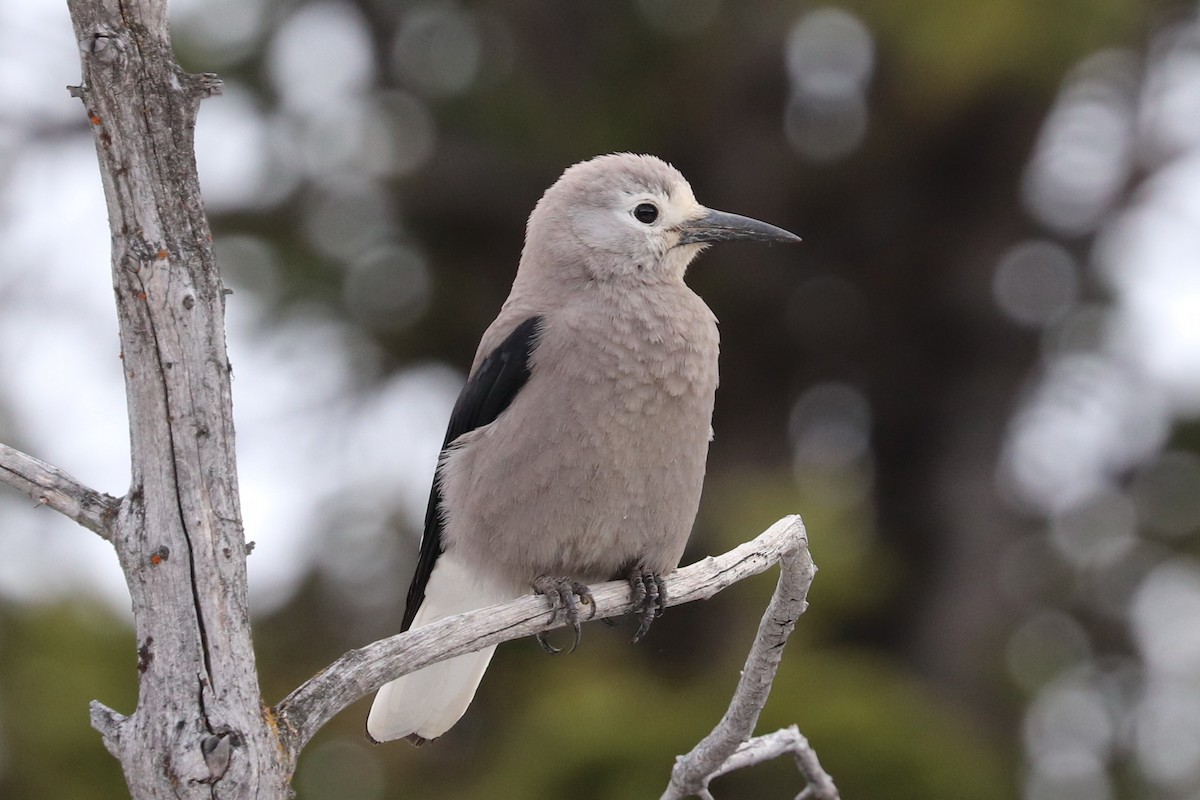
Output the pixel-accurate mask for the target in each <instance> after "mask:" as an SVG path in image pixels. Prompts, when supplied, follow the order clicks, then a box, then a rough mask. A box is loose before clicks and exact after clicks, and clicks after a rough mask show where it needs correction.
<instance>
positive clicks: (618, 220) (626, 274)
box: [367, 153, 800, 744]
mask: <svg viewBox="0 0 1200 800" xmlns="http://www.w3.org/2000/svg"><path fill="white" fill-rule="evenodd" d="M737 240H759V241H765V242H797V241H799V240H800V239H799V237H798V236H796V235H795V234H793V233H790V232H788V231H786V230H784V229H782V228H778V227H776V226H774V225H770V224H767V223H765V222H761V221H759V220H755V219H751V218H749V217H744V216H740V215H737V214H730V213H726V212H722V211H715V210H712V209H709V208H707V207H705V206H702V205H700V203H699V202H697V200H696V198H695V195H694V194H693V192H692V188H691V186H690V185H689V184H688V182H687V180H686V179H685V178H684V177H683V175H682V174H681V173H680V172H679V171H678V170H677V169H675V168H674V167H672V166H671V165H669V164H668V163H666V162H665V161H663V160H661V159H659V158H657V157H655V156H649V155H638V154H632V153H613V154H608V155H602V156H597V157H595V158H592V159H589V160H587V161H582V162H580V163H578V164H575V165H573V166H571V167H569V168H567V169H566V170H565V171H564V172H563V173H562V175H561V176H560V177H559V179H558V180H557V181H556V182H555V183H554V184H553V185H551V186H550V188H549V189H547V190H546V192H545V194H544V195H543V196H542V198H541V199H540V200H539V201H538V202H537V204H536V205H535V207H534V209H533V212H532V213H531V214H530V216H529V220H528V223H527V226H526V231H525V244H524V248H523V249H522V252H521V258H520V261H519V263H518V266H517V272H516V277H515V279H514V280H513V284H512V289H511V291H510V293H509V295H508V298H507V299H506V300H505V301H504V303H503V305H502V306H501V308H500V312H499V314H498V315H497V317H496V319H495V321H493V322H492V324H491V325H490V326H488V328H487V329H486V331H485V332H484V333H483V336H482V338H481V340H480V342H479V347H478V349H477V351H476V354H475V358H474V362H473V364H472V366H471V370H470V372H469V374H468V378H467V381H466V385H465V386H464V387H463V389H462V392H461V393H460V395H459V397H458V400H457V401H456V403H455V405H454V408H453V411H452V412H451V415H450V423H449V426H448V429H447V431H446V437H445V440H444V444H443V448H442V451H441V455H440V457H439V460H438V464H437V467H436V470H435V475H434V479H433V486H432V488H431V491H430V498H429V505H428V509H427V512H426V515H425V528H424V532H423V535H422V538H421V545H420V553H419V555H418V559H417V566H416V570H415V574H414V576H413V579H412V582H411V584H410V586H409V590H408V596H407V606H406V608H405V613H404V617H403V622H402V625H401V630H402V631H406V630H409V629H411V628H418V627H421V626H423V625H428V624H430V623H432V622H435V621H437V620H439V619H443V618H445V617H448V616H452V615H456V614H461V613H465V612H467V611H471V610H475V609H479V608H484V607H486V606H489V605H493V604H496V603H501V602H506V601H509V600H513V599H516V598H518V597H521V596H524V595H528V594H531V593H536V594H541V595H544V596H545V597H546V598H547V601H548V603H549V605H550V607H551V610H552V611H553V612H554V614H555V616H556V618H559V619H561V618H563V617H565V618H566V620H567V621H569V622H570V623H571V624H572V626H573V627H574V630H575V637H576V638H575V642H576V644H578V641H579V623H580V616H581V613H580V606H588V605H590V606H591V610H592V611H593V612H594V610H595V606H594V603H592V598H591V591H590V589H589V588H588V585H589V584H591V583H596V582H601V581H608V580H616V579H623V580H626V581H628V582H629V585H630V589H631V593H632V601H633V604H634V605H635V607H636V608H637V612H636V613H638V614H639V615H640V617H641V621H640V625H639V626H638V630H637V633H636V634H635V636H634V641H637V640H638V639H639V638H641V637H642V636H644V635H645V634H646V632H647V630H648V629H649V627H650V624H651V622H652V621H653V620H654V619H655V618H656V617H657V616H658V615H659V614H661V613H662V609H663V607H664V604H665V602H666V593H665V589H664V583H663V576H664V575H666V574H668V573H670V572H671V571H672V570H674V569H675V568H676V567H677V566H678V564H679V561H680V559H681V557H682V555H683V551H684V547H685V545H686V544H687V540H688V537H689V535H690V533H691V529H692V526H693V523H694V522H695V518H696V512H697V509H698V508H699V503H700V494H701V487H702V484H703V481H704V473H705V464H706V460H707V457H708V448H709V442H710V441H711V439H712V436H713V430H712V414H713V405H714V399H715V393H716V389H717V379H718V375H717V357H718V351H719V337H718V333H717V319H716V317H715V316H714V314H713V312H712V311H711V310H710V309H709V307H708V306H707V305H706V304H705V303H704V301H703V300H701V299H700V297H699V296H698V295H697V294H695V293H694V292H693V291H692V290H691V289H690V288H689V287H688V286H687V284H686V283H685V282H684V277H685V274H686V272H687V268H688V266H689V265H690V264H691V262H692V261H693V259H695V258H696V256H697V255H699V254H700V252H701V251H703V250H704V249H706V248H707V247H709V246H710V245H712V244H716V243H720V242H728V241H737ZM539 642H541V643H542V645H543V647H544V648H545V649H547V650H550V651H551V652H557V650H558V648H554V647H552V646H550V645H549V644H548V643H547V642H546V640H545V639H544V638H543V637H540V636H539ZM572 649H574V648H572ZM494 651H495V646H493V647H490V648H486V649H484V650H480V651H478V652H474V653H467V654H464V655H460V656H456V657H454V658H451V659H448V660H446V661H443V662H440V663H437V664H432V665H429V666H427V667H424V668H422V669H419V670H417V671H415V672H412V673H410V674H408V675H404V676H402V677H400V678H397V679H395V680H393V681H390V682H389V683H386V684H384V685H383V686H382V687H381V688H380V689H379V691H378V692H377V694H376V696H375V699H374V702H373V704H372V706H371V710H370V713H369V715H368V718H367V735H368V737H369V738H370V739H371V740H373V741H375V742H383V741H389V740H394V739H401V738H404V739H408V740H409V741H410V742H412V743H414V744H423V743H424V742H426V741H428V740H430V739H434V738H436V737H438V736H441V735H442V734H443V733H445V732H446V731H447V730H449V729H450V728H451V727H452V726H453V725H454V724H455V723H456V722H457V721H458V720H459V719H460V718H461V717H462V716H463V714H465V713H466V710H467V707H468V705H469V704H470V702H471V700H472V698H473V697H474V695H475V692H476V690H477V689H478V686H479V684H480V682H481V680H482V678H483V675H484V672H485V670H486V669H487V666H488V663H489V662H490V661H491V658H492V654H493V652H494Z"/></svg>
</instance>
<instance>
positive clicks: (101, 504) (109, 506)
mask: <svg viewBox="0 0 1200 800" xmlns="http://www.w3.org/2000/svg"><path fill="white" fill-rule="evenodd" d="M0 483H7V484H8V485H9V486H12V487H13V488H15V489H17V490H18V491H21V492H24V493H25V494H27V495H29V497H30V498H32V499H33V501H34V502H36V503H37V504H38V505H39V506H46V507H48V508H52V509H54V510H55V511H57V512H59V513H60V514H62V515H63V516H65V517H67V518H68V519H71V520H74V521H75V522H78V523H79V524H80V525H82V526H83V527H85V528H87V529H88V530H90V531H94V532H96V533H98V534H100V536H102V537H103V538H105V539H108V540H109V541H111V540H112V523H113V520H114V519H115V518H116V515H117V508H118V506H119V505H120V501H119V500H118V499H117V498H115V497H113V496H111V495H107V494H104V493H103V492H97V491H96V490H95V489H89V488H88V487H86V486H84V485H83V484H82V483H80V482H79V481H77V480H75V479H74V478H72V477H71V476H70V475H68V474H67V473H65V472H63V471H62V470H61V469H58V468H57V467H52V466H50V465H49V464H46V463H44V462H42V461H38V460H37V459H36V458H34V457H33V456H29V455H26V454H25V453H22V452H21V451H20V450H15V449H13V448H11V447H9V446H8V445H6V444H0Z"/></svg>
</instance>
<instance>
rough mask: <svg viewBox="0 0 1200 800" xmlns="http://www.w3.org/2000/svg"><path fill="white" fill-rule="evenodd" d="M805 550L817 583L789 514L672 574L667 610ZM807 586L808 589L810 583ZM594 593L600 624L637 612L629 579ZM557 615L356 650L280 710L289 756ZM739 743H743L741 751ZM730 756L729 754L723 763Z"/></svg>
mask: <svg viewBox="0 0 1200 800" xmlns="http://www.w3.org/2000/svg"><path fill="white" fill-rule="evenodd" d="M798 551H799V552H803V553H804V558H805V560H806V561H807V563H808V565H809V569H810V579H811V570H812V562H811V560H808V558H807V554H808V542H807V538H806V534H805V532H804V523H803V522H801V520H800V518H799V517H797V516H788V517H784V518H783V519H781V520H779V521H778V522H776V523H775V524H774V525H772V526H771V527H770V528H768V529H767V530H765V531H763V532H762V533H761V534H759V536H758V537H757V538H755V539H754V540H752V541H750V542H746V543H745V544H742V545H739V546H738V547H735V548H734V549H733V550H730V551H729V552H728V553H725V554H724V555H721V556H715V557H714V556H710V557H708V558H706V559H704V560H702V561H699V562H697V563H695V564H692V565H691V566H688V567H684V568H683V569H680V570H676V571H675V572H673V573H671V574H670V575H669V576H667V578H666V585H667V597H668V600H667V605H671V606H673V605H680V604H682V603H688V602H691V601H693V600H704V599H708V598H709V597H712V596H713V595H714V594H716V593H717V592H719V591H721V590H722V589H725V588H726V587H728V586H730V585H732V584H734V583H736V582H738V581H740V580H742V579H743V578H747V577H749V576H751V575H756V574H758V573H760V572H762V571H764V570H766V569H767V568H768V567H770V566H771V565H772V564H774V563H775V562H777V561H779V560H780V559H782V558H786V557H787V554H788V553H793V554H794V553H796V552H798ZM804 588H805V589H807V584H806V585H805V587H804ZM592 596H593V598H594V599H595V603H596V605H595V608H596V613H595V617H594V618H595V619H603V618H605V617H612V616H617V615H619V614H626V613H628V612H630V611H632V610H633V605H632V604H631V603H630V597H629V585H628V584H627V583H625V582H624V581H611V582H609V583H604V584H601V585H599V586H594V587H592ZM800 601H801V603H802V602H803V594H801V595H800ZM797 613H798V612H797ZM549 616H550V615H549V611H548V609H547V607H546V601H545V598H542V597H536V596H532V595H531V596H529V597H523V598H521V599H519V600H514V601H512V602H509V603H502V604H500V605H495V606H491V607H489V608H484V609H480V610H478V611H472V612H469V613H467V614H460V615H458V616H454V617H447V618H446V619H444V620H440V621H438V622H436V623H433V624H432V625H426V626H424V627H421V628H417V629H415V630H410V631H408V632H406V633H401V634H399V635H397V636H391V637H389V638H387V639H381V640H379V641H377V642H374V643H373V644H369V645H367V646H366V647H362V648H359V649H357V650H351V651H350V652H348V653H346V654H345V655H343V656H342V657H341V658H339V659H337V660H336V661H334V662H333V663H332V664H330V665H329V666H328V667H326V668H325V669H324V670H322V671H321V672H319V673H317V674H316V675H314V676H313V677H312V678H310V679H309V680H308V681H306V682H305V683H304V684H302V685H301V686H300V687H299V688H297V689H296V690H295V691H294V692H292V693H291V694H290V695H288V696H287V697H285V698H284V699H283V700H282V701H280V703H279V705H277V706H276V707H275V717H276V722H277V724H278V727H279V730H280V734H281V735H282V737H283V739H284V742H285V744H286V747H287V748H288V751H289V752H290V753H292V754H293V756H294V755H295V754H297V753H299V752H300V750H301V749H302V748H303V747H304V745H305V744H306V743H307V742H308V740H309V739H310V738H312V736H313V734H314V733H316V732H317V730H319V729H320V728H321V726H322V725H324V724H325V723H326V722H328V721H329V720H330V719H331V718H332V717H333V716H334V715H335V714H337V713H338V712H339V711H341V710H342V709H343V708H345V707H346V706H348V705H350V704H351V703H353V702H354V701H355V700H358V699H359V698H360V697H364V696H366V695H368V694H370V693H371V692H374V691H376V690H377V689H379V687H380V686H382V685H383V684H384V683H387V682H388V681H390V680H392V679H394V678H398V677H399V676H401V675H405V674H408V673H410V672H413V671H414V670H417V669H420V668H421V667H424V666H427V665H429V664H433V663H436V662H438V661H444V660H445V659H447V658H451V657H453V656H457V655H461V654H462V653H470V652H473V651H475V650H480V649H482V648H484V647H488V646H490V645H493V644H497V643H499V642H505V641H508V640H510V639H517V638H519V637H522V636H529V635H531V634H535V633H538V632H540V631H545V630H551V629H553V628H557V627H561V626H562V625H563V624H565V623H561V622H560V623H558V624H556V625H550V624H549V623H548V618H549ZM793 620H794V617H793ZM747 735H749V734H747ZM739 741H740V740H739ZM736 746H737V742H735V743H734V745H733V747H736ZM733 747H731V748H730V752H732V750H733ZM724 758H725V756H722V757H721V759H720V760H719V761H718V762H717V764H718V765H719V764H720V761H723V760H724Z"/></svg>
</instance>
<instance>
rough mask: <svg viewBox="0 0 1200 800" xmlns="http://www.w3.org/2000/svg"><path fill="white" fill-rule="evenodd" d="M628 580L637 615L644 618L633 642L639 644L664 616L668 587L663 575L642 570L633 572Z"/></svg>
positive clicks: (634, 635)
mask: <svg viewBox="0 0 1200 800" xmlns="http://www.w3.org/2000/svg"><path fill="white" fill-rule="evenodd" d="M628 580H629V587H630V589H631V591H632V594H633V597H632V598H631V599H632V603H633V605H634V607H635V609H636V611H635V613H637V614H640V615H641V617H642V620H641V623H640V624H639V625H638V629H637V631H636V632H635V633H634V634H633V641H634V642H637V641H638V640H639V639H641V638H642V637H643V636H645V635H646V633H647V632H649V630H650V625H651V624H652V623H653V622H654V620H656V619H658V618H659V617H661V616H662V613H663V609H665V608H666V607H667V586H666V583H665V582H664V581H663V577H662V575H660V574H658V573H657V572H650V571H648V570H642V569H635V570H633V571H631V572H630V573H629V576H628Z"/></svg>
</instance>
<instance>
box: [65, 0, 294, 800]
mask: <svg viewBox="0 0 1200 800" xmlns="http://www.w3.org/2000/svg"><path fill="white" fill-rule="evenodd" d="M69 6H70V11H71V18H72V21H73V23H74V27H75V35H76V41H77V42H78V43H79V51H80V59H81V62H82V67H83V82H82V84H81V85H80V86H78V87H74V88H73V90H72V91H73V92H74V94H76V95H77V96H78V97H80V99H82V101H83V104H84V107H85V108H86V110H87V115H88V119H89V120H90V122H91V124H92V128H93V132H94V135H95V141H96V150H97V153H98V155H99V160H100V173H101V178H102V180H103V183H104V194H105V198H106V200H107V204H108V216H109V224H110V227H111V229H112V274H113V289H114V292H115V294H116V301H117V317H118V320H119V323H120V340H121V358H122V362H123V367H124V372H125V387H126V395H127V399H128V406H129V427H130V431H129V432H130V446H131V450H132V476H131V477H132V480H131V484H130V490H129V492H128V494H126V495H125V497H124V498H123V499H122V500H121V502H120V504H119V506H118V507H117V511H116V514H115V516H114V517H112V518H111V520H110V521H109V525H110V528H109V534H110V538H111V540H112V542H113V545H114V547H116V550H117V554H118V556H119V558H120V561H121V566H122V568H123V570H124V572H125V577H126V580H127V582H128V584H129V591H130V595H131V598H132V601H133V611H134V620H135V627H136V633H137V642H138V672H139V673H140V675H139V679H140V685H139V693H138V706H137V709H136V711H134V713H133V714H132V715H130V716H129V717H120V716H118V715H117V714H116V713H115V712H112V711H110V710H108V709H105V708H103V707H101V706H99V705H96V706H94V707H93V715H92V716H93V722H94V724H96V726H97V727H98V728H99V729H100V731H101V732H102V733H103V735H104V741H105V744H106V745H107V747H108V749H109V750H110V751H111V752H112V753H113V754H114V755H115V756H116V757H117V758H118V759H120V761H121V764H122V767H123V768H124V771H125V777H126V780H127V781H128V783H129V786H130V789H131V790H132V792H133V794H134V796H140V797H163V796H168V795H170V796H180V797H226V796H228V797H233V796H239V797H244V796H249V795H255V796H262V797H275V796H284V795H285V794H286V790H287V785H288V779H289V777H290V774H291V769H290V765H288V764H286V763H280V761H279V759H277V758H276V757H275V754H276V753H277V752H278V748H277V734H276V732H275V731H274V729H273V727H272V725H271V723H270V719H269V717H268V715H267V714H266V713H265V712H264V710H263V708H262V705H261V703H260V700H259V698H260V693H259V688H258V676H257V672H256V670H255V664H254V650H253V648H252V646H251V639H250V617H249V612H248V609H247V603H246V552H245V544H244V542H245V540H244V538H243V535H242V523H241V509H240V504H239V501H238V484H237V464H236V462H235V459H234V446H233V445H234V441H233V424H232V420H233V415H232V405H231V399H230V366H229V361H228V358H227V356H226V351H225V328H224V312H225V302H224V289H223V287H222V285H221V278H220V275H219V273H218V271H217V266H216V260H215V259H214V257H213V250H212V236H211V235H210V234H209V229H208V221H207V219H206V217H205V213H204V203H203V201H202V200H201V196H200V185H199V182H198V180H197V177H196V163H195V157H194V154H193V146H192V134H193V131H194V128H195V121H196V112H197V109H198V107H199V105H200V101H201V100H202V99H203V98H204V97H206V96H208V95H210V94H212V93H214V92H216V91H218V90H219V87H220V85H219V83H217V82H216V80H215V79H214V77H213V76H210V75H188V74H186V73H184V72H183V71H182V70H181V69H180V68H179V67H178V65H177V64H176V63H175V59H174V54H173V52H172V49H171V42H170V37H169V33H168V28H167V19H166V4H165V3H164V2H154V0H103V2H98V1H97V0H71V2H69Z"/></svg>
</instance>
